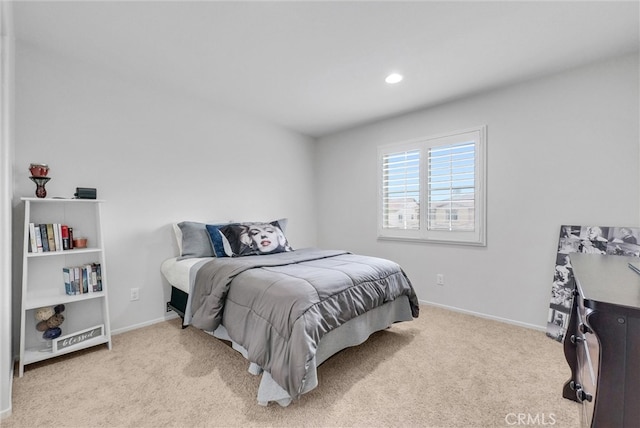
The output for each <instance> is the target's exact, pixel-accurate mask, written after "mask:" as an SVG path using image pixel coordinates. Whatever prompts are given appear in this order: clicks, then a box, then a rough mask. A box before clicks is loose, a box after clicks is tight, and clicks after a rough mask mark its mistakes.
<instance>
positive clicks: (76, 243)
mask: <svg viewBox="0 0 640 428" xmlns="http://www.w3.org/2000/svg"><path fill="white" fill-rule="evenodd" d="M73 248H87V238H76V239H74V240H73Z"/></svg>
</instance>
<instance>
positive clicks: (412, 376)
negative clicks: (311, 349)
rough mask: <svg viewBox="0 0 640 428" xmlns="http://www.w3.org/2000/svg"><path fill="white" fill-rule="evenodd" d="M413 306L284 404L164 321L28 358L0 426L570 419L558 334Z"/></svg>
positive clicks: (243, 369)
mask: <svg viewBox="0 0 640 428" xmlns="http://www.w3.org/2000/svg"><path fill="white" fill-rule="evenodd" d="M421 311H422V312H421V316H420V318H419V319H417V320H415V321H412V322H408V323H402V324H397V325H394V326H393V327H392V328H390V329H388V330H386V331H383V332H379V333H376V334H374V335H373V336H371V337H370V338H369V340H368V341H367V342H365V343H364V344H362V345H360V346H357V347H354V348H349V349H346V350H344V351H342V352H340V353H338V354H337V355H335V356H334V357H332V358H330V359H329V360H328V361H327V362H325V364H323V365H322V366H320V368H319V369H318V377H319V382H320V385H319V386H318V388H316V389H315V390H313V391H311V392H310V393H309V394H306V395H304V396H303V398H302V399H301V400H300V401H298V402H294V403H293V404H292V405H290V406H289V407H287V408H282V407H280V406H278V405H277V404H271V405H269V406H268V407H261V406H259V405H258V404H256V392H257V389H258V383H259V378H258V377H256V376H252V375H251V374H249V373H248V372H247V367H248V364H247V362H246V360H244V359H243V358H242V357H241V356H240V354H238V353H237V352H236V351H234V350H233V349H231V348H230V347H229V346H227V345H226V344H225V343H224V342H221V341H219V340H217V339H214V338H212V337H210V336H208V335H207V334H205V333H203V332H202V331H199V330H197V329H195V328H192V327H190V328H188V329H185V330H182V329H180V325H179V322H178V320H173V321H169V322H163V323H160V324H156V325H153V326H150V327H146V328H142V329H139V330H135V331H131V332H128V333H124V334H120V335H117V336H114V337H113V349H112V350H111V351H109V350H107V348H106V346H100V347H97V348H94V349H93V350H90V351H83V352H80V353H75V354H72V355H71V356H66V357H61V358H59V359H56V360H49V361H48V362H45V363H39V364H34V365H30V366H27V369H26V372H25V375H24V377H22V378H17V377H16V378H15V379H14V383H13V412H12V415H11V416H10V417H8V418H5V419H4V420H2V421H1V422H0V425H2V427H3V428H4V427H6V428H13V427H43V426H50V427H92V426H96V427H97V426H109V427H111V426H113V427H159V426H172V427H207V426H211V427H217V426H295V427H300V426H309V427H333V426H345V427H347V426H363V427H364V426H367V427H369V426H380V427H386V426H398V427H399V426H402V427H405V426H416V427H418V426H429V427H507V426H518V425H517V422H518V419H517V418H518V415H521V416H520V418H521V421H523V422H524V421H527V420H528V421H529V422H528V424H529V425H530V426H531V425H553V426H555V427H575V426H578V425H579V409H580V407H579V405H578V404H576V403H574V402H572V401H569V400H565V399H563V398H562V393H561V391H562V385H563V383H564V381H565V380H566V379H567V378H568V376H569V369H568V367H567V365H566V362H565V360H564V355H563V353H562V346H561V345H560V344H559V343H557V342H555V341H553V340H551V339H549V338H547V337H546V336H545V334H544V333H542V332H539V331H533V330H529V329H525V328H521V327H516V326H512V325H508V324H503V323H499V322H495V321H489V320H485V319H482V318H476V317H472V316H469V315H464V314H460V313H455V312H450V311H446V310H443V309H439V308H434V307H431V306H422V308H421ZM16 371H17V370H16ZM523 415H524V416H523ZM522 418H525V419H522ZM526 418H529V419H526ZM522 425H523V424H522V423H521V424H520V426H522Z"/></svg>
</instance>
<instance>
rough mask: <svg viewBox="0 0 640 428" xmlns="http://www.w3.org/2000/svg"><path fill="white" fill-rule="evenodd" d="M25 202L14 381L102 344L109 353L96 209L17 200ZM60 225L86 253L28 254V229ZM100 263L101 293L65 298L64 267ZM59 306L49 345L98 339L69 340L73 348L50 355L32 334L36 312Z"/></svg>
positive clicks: (86, 203) (97, 205) (77, 203)
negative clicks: (56, 333) (28, 370)
mask: <svg viewBox="0 0 640 428" xmlns="http://www.w3.org/2000/svg"><path fill="white" fill-rule="evenodd" d="M22 201H23V202H24V242H23V260H22V262H23V264H22V307H21V314H20V362H19V376H21V377H22V376H23V375H24V367H25V366H26V365H28V364H32V363H35V362H38V361H43V360H46V359H49V358H53V357H57V356H60V355H64V354H68V353H70V352H75V351H78V350H80V349H85V348H88V347H92V346H96V345H102V344H106V345H107V347H108V349H111V328H110V323H109V304H108V291H107V290H108V281H107V269H106V260H105V251H104V241H103V235H102V223H101V206H102V203H104V201H102V200H98V199H54V198H44V199H39V198H22ZM30 223H34V224H64V225H68V226H71V227H73V229H74V237H75V238H78V237H79V235H78V233H80V234H81V235H82V236H83V237H86V238H87V239H88V247H87V248H80V249H72V250H58V251H48V252H38V251H37V248H35V249H34V248H31V244H30V236H29V229H30V228H29V225H30ZM91 263H100V267H101V276H102V291H96V292H88V293H85V294H77V295H69V294H67V293H66V291H65V283H64V279H63V274H62V268H63V267H69V266H82V265H86V264H91ZM61 304H62V305H64V306H65V310H64V312H62V315H63V316H64V318H65V320H64V322H63V323H62V325H60V328H61V329H62V334H61V336H60V337H58V338H56V339H53V340H54V341H59V340H61V339H64V338H65V337H70V336H74V335H82V333H83V332H87V331H91V330H92V329H93V330H95V329H96V328H97V327H101V328H100V329H99V334H98V333H96V331H97V330H96V331H93V334H92V335H90V337H88V338H87V336H89V335H85V336H84V337H82V340H74V341H73V344H72V345H67V346H65V347H61V349H58V350H56V351H54V350H53V349H54V347H52V341H51V340H46V339H44V338H43V332H40V331H38V330H37V329H36V324H37V322H38V321H36V319H35V311H36V310H37V309H39V308H42V307H49V306H56V305H61Z"/></svg>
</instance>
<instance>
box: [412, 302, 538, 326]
mask: <svg viewBox="0 0 640 428" xmlns="http://www.w3.org/2000/svg"><path fill="white" fill-rule="evenodd" d="M419 302H420V303H421V304H424V305H429V306H435V307H438V308H442V309H447V310H449V311H453V312H460V313H463V314H467V315H473V316H476V317H480V318H486V319H490V320H493V321H499V322H503V323H506V324H512V325H517V326H519V327H525V328H529V329H532V330H538V331H547V328H546V326H539V325H535V324H529V323H525V322H520V321H515V320H510V319H507V318H501V317H496V316H493V315H487V314H482V313H480V312H474V311H469V310H466V309H460V308H456V307H454V306H447V305H442V304H440V303H434V302H428V301H426V300H419Z"/></svg>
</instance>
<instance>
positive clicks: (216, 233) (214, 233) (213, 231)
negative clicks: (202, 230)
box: [206, 223, 235, 257]
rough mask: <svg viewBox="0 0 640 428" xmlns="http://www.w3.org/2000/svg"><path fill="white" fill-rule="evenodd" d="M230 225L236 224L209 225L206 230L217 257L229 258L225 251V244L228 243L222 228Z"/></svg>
mask: <svg viewBox="0 0 640 428" xmlns="http://www.w3.org/2000/svg"><path fill="white" fill-rule="evenodd" d="M229 224H235V223H222V224H207V225H206V229H207V233H208V234H209V242H210V243H211V246H212V247H213V253H214V254H215V256H216V257H228V256H227V253H226V252H225V251H224V244H225V242H224V241H226V239H227V238H226V237H225V236H224V235H223V234H222V233H220V228H221V227H223V226H228V225H229Z"/></svg>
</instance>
